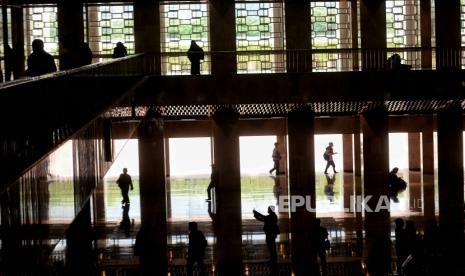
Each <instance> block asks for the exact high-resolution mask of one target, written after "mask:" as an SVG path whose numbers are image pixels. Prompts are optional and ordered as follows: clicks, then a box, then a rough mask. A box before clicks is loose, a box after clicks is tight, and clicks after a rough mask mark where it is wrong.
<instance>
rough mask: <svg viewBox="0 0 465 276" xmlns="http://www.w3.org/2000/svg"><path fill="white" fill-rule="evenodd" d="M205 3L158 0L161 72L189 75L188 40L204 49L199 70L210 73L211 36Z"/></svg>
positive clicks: (202, 72) (189, 42)
mask: <svg viewBox="0 0 465 276" xmlns="http://www.w3.org/2000/svg"><path fill="white" fill-rule="evenodd" d="M208 24H209V22H208V4H207V3H206V2H205V1H200V2H198V3H173V2H162V3H160V27H161V51H162V59H161V63H162V74H163V75H189V74H190V68H191V65H190V62H189V59H188V58H187V51H188V49H189V47H190V44H191V40H195V42H196V43H197V44H198V45H199V46H200V47H201V48H202V49H203V51H204V52H205V58H204V60H203V61H202V62H201V63H200V72H201V74H209V73H210V55H209V54H208V53H209V51H210V37H209V26H208Z"/></svg>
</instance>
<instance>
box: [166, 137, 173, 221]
mask: <svg viewBox="0 0 465 276" xmlns="http://www.w3.org/2000/svg"><path fill="white" fill-rule="evenodd" d="M165 172H166V177H165V179H166V208H167V212H166V215H167V216H168V219H171V217H172V215H173V209H172V208H171V178H170V177H171V176H170V174H171V172H170V139H169V138H165Z"/></svg>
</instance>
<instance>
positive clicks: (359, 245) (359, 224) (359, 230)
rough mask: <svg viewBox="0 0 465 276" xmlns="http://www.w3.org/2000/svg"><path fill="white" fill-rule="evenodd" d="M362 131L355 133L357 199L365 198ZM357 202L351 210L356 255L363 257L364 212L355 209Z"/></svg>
mask: <svg viewBox="0 0 465 276" xmlns="http://www.w3.org/2000/svg"><path fill="white" fill-rule="evenodd" d="M360 136H361V134H360V129H357V130H356V131H354V182H355V183H354V184H355V198H361V197H362V196H363V185H362V151H361V150H362V145H361V139H360V138H361V137H360ZM355 207H356V206H355V202H354V201H353V202H352V204H351V208H352V209H353V210H354V212H355V234H356V237H357V242H356V250H355V251H356V254H357V256H359V257H361V256H362V255H363V217H362V210H357V208H355Z"/></svg>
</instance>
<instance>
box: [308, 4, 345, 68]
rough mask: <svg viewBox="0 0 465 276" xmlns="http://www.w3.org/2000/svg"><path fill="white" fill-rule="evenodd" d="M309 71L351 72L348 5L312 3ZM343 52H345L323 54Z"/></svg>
mask: <svg viewBox="0 0 465 276" xmlns="http://www.w3.org/2000/svg"><path fill="white" fill-rule="evenodd" d="M310 16H311V23H312V30H311V31H312V49H313V50H322V51H318V53H313V54H312V63H313V64H312V68H313V71H347V70H351V69H352V52H351V51H350V49H351V48H352V26H351V21H352V18H351V16H352V14H351V2H348V1H342V2H334V1H328V2H312V3H311V9H310ZM327 49H345V51H329V52H328V51H324V50H327Z"/></svg>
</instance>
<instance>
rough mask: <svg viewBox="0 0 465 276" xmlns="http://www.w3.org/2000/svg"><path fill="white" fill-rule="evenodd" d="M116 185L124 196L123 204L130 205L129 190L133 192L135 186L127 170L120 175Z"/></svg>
mask: <svg viewBox="0 0 465 276" xmlns="http://www.w3.org/2000/svg"><path fill="white" fill-rule="evenodd" d="M116 183H117V184H118V187H119V188H120V189H121V195H122V196H123V200H122V201H121V204H125V203H126V204H129V196H128V192H129V188H131V190H133V189H134V186H133V185H132V179H131V176H130V175H129V174H128V169H127V168H124V169H123V173H122V174H120V175H119V178H118V180H116Z"/></svg>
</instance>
